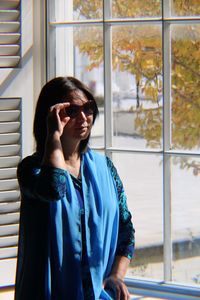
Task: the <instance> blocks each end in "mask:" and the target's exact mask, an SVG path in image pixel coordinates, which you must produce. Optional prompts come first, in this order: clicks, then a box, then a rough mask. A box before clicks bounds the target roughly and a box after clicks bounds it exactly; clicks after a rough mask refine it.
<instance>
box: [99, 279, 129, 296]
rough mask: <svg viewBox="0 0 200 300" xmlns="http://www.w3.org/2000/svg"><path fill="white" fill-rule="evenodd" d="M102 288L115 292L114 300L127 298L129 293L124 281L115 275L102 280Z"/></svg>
mask: <svg viewBox="0 0 200 300" xmlns="http://www.w3.org/2000/svg"><path fill="white" fill-rule="evenodd" d="M104 288H105V289H106V288H108V289H109V288H110V289H111V290H113V291H114V292H115V299H116V300H129V299H130V295H129V292H128V289H127V287H126V285H125V283H124V282H123V281H122V280H121V279H119V278H116V277H115V276H110V277H108V278H107V279H106V280H105V282H104Z"/></svg>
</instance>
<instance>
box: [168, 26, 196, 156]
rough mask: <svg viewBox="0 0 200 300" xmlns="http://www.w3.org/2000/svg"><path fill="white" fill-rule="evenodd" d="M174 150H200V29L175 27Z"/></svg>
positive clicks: (173, 62)
mask: <svg viewBox="0 0 200 300" xmlns="http://www.w3.org/2000/svg"><path fill="white" fill-rule="evenodd" d="M171 36H172V148H173V149H182V150H183V149H184V150H193V151H195V150H196V151H197V150H199V149H200V130H199V128H200V68H199V66H200V25H199V24H187V25H185V24H178V25H171Z"/></svg>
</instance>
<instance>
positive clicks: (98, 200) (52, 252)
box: [46, 149, 119, 300]
mask: <svg viewBox="0 0 200 300" xmlns="http://www.w3.org/2000/svg"><path fill="white" fill-rule="evenodd" d="M66 177H67V182H66V185H67V193H66V197H64V198H63V199H61V201H56V202H52V203H51V204H50V224H49V229H50V230H49V247H48V249H49V250H48V263H47V272H46V274H48V275H47V277H46V290H47V291H48V292H47V293H48V296H47V299H53V300H66V299H73V300H75V299H76V300H81V299H83V291H82V284H81V248H82V245H81V217H80V206H79V202H78V199H77V194H76V191H75V188H74V185H73V182H72V179H71V176H70V174H69V173H68V172H66ZM81 178H82V189H83V197H84V208H85V229H86V245H87V253H88V260H89V267H90V272H91V278H92V283H93V288H94V294H95V299H99V298H100V297H101V299H109V297H108V298H106V297H107V295H106V293H105V292H104V291H103V290H102V283H103V280H104V279H105V278H106V277H107V276H108V275H109V273H110V271H111V267H112V264H113V261H114V258H115V251H116V245H117V235H118V226H119V208H118V199H117V190H116V186H115V184H114V181H113V178H112V176H111V173H110V170H109V169H108V167H107V162H106V158H105V156H102V155H100V154H98V153H96V152H94V151H92V150H90V149H89V150H88V151H87V152H86V153H85V154H84V155H83V158H82V165H81ZM100 295H101V296H100Z"/></svg>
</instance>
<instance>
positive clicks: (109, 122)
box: [103, 0, 113, 156]
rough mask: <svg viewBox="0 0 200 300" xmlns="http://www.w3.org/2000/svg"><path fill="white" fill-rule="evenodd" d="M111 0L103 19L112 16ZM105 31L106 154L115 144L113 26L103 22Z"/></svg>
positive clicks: (105, 0) (105, 8) (105, 2)
mask: <svg viewBox="0 0 200 300" xmlns="http://www.w3.org/2000/svg"><path fill="white" fill-rule="evenodd" d="M111 4H112V1H111V0H104V11H103V13H104V14H103V16H104V17H103V20H106V19H109V18H111ZM103 31H104V99H105V100H104V103H105V105H104V116H105V118H104V120H105V121H104V122H105V124H104V128H105V129H104V135H105V150H106V154H107V155H109V156H111V153H110V152H109V151H108V149H109V148H111V147H112V145H113V141H112V140H113V115H112V28H111V25H110V24H106V23H105V22H104V23H103Z"/></svg>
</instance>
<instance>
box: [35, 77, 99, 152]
mask: <svg viewBox="0 0 200 300" xmlns="http://www.w3.org/2000/svg"><path fill="white" fill-rule="evenodd" d="M78 90H80V91H82V92H83V93H84V95H85V96H86V97H87V99H88V100H92V101H94V104H95V105H94V107H95V109H94V113H93V124H94V122H95V119H96V117H97V115H98V114H99V111H98V107H97V104H96V100H95V98H94V96H93V95H92V93H91V92H90V90H89V88H88V87H87V86H85V85H84V84H83V83H82V82H81V81H79V80H78V79H76V78H74V77H56V78H54V79H52V80H50V81H49V82H47V83H46V84H45V85H44V87H43V88H42V90H41V92H40V95H39V98H38V102H37V106H36V110H35V118H34V124H33V133H34V136H35V140H36V151H37V152H38V153H39V154H40V155H43V154H44V149H45V141H46V136H47V115H48V112H49V108H50V107H51V106H53V105H55V104H57V103H62V102H65V101H66V100H65V99H67V97H68V96H69V93H71V92H73V91H78ZM89 138H90V135H89V136H88V137H87V138H86V139H85V140H82V141H81V142H80V146H79V152H80V153H83V152H84V151H85V150H86V149H87V145H88V142H89Z"/></svg>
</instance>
